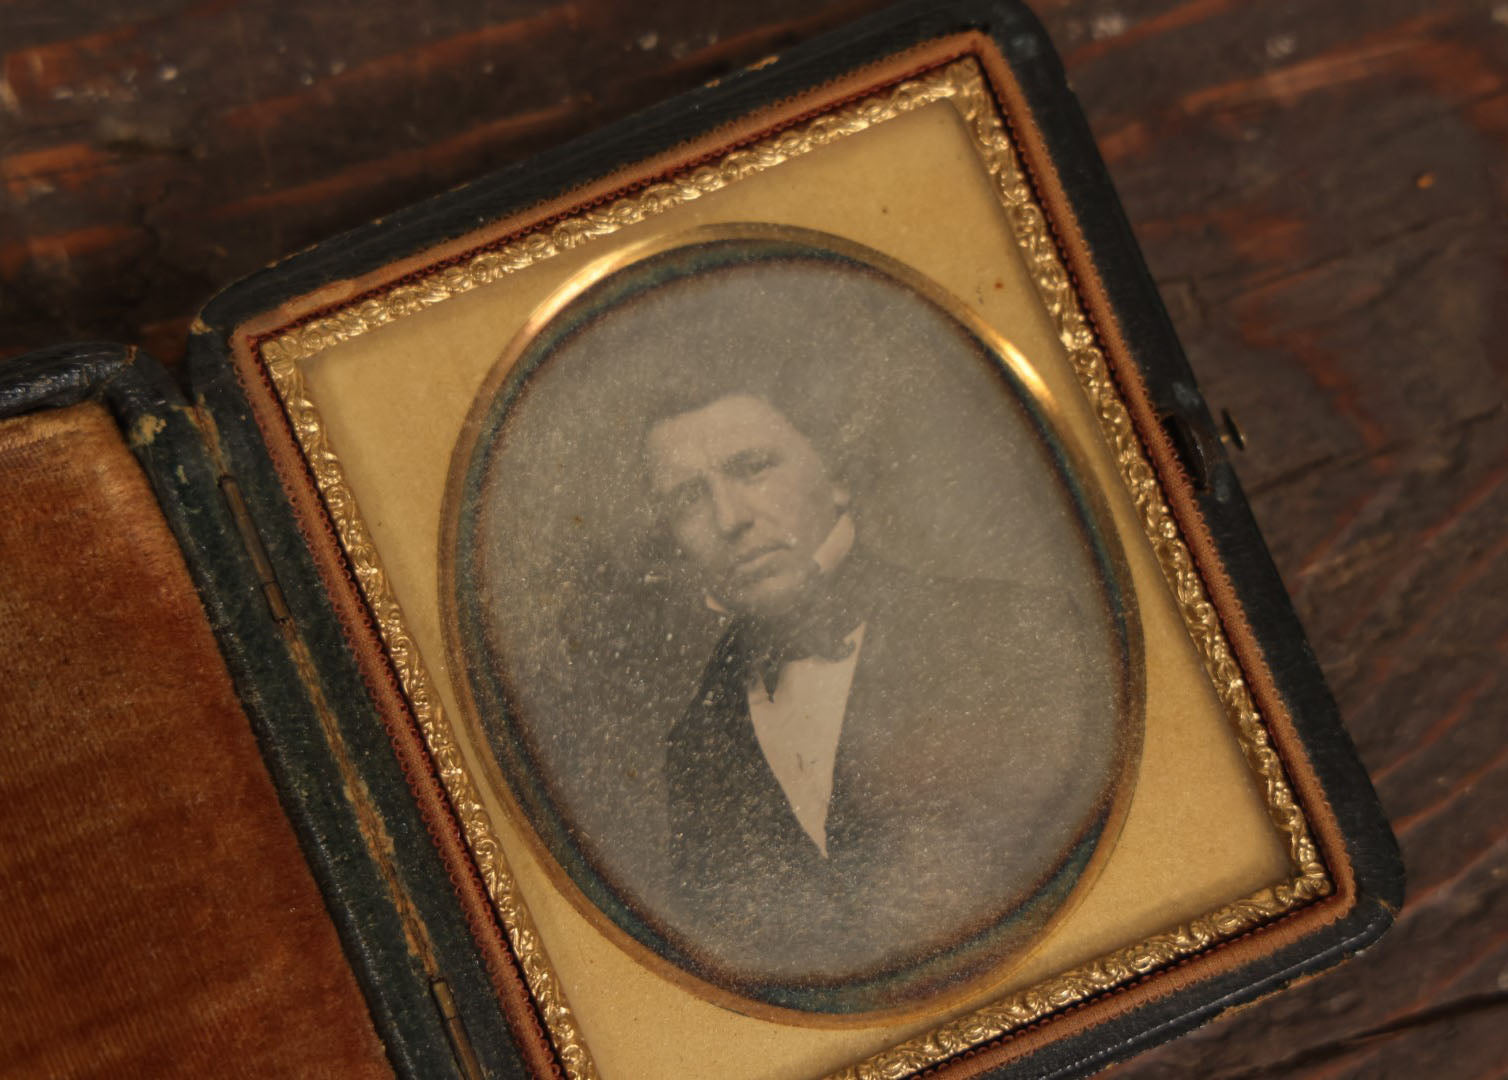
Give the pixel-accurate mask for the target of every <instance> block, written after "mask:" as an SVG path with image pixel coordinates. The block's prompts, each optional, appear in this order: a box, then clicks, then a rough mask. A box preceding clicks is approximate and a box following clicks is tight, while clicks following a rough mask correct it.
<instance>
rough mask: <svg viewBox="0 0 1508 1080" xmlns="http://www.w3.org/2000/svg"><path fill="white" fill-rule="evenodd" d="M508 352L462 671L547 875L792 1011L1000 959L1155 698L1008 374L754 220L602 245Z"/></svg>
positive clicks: (874, 265)
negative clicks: (611, 252) (642, 242)
mask: <svg viewBox="0 0 1508 1080" xmlns="http://www.w3.org/2000/svg"><path fill="white" fill-rule="evenodd" d="M498 346H499V350H500V353H501V359H500V360H499V362H498V365H497V367H496V368H495V370H494V372H493V374H492V376H491V378H490V379H489V380H488V382H487V384H486V385H485V386H484V387H483V389H482V391H481V393H480V394H479V396H478V398H477V400H476V402H475V403H474V405H473V408H472V411H471V416H470V419H469V420H468V423H467V425H466V429H465V431H464V432H463V435H462V437H461V439H460V442H459V443H458V445H457V448H456V451H455V457H454V459H453V465H452V472H451V479H450V488H449V491H448V495H447V512H446V513H447V521H446V527H445V537H444V545H445V546H444V549H443V550H444V554H443V556H442V563H443V565H442V569H441V582H440V587H441V594H442V597H443V598H444V601H443V602H444V604H445V606H446V609H447V611H446V618H447V623H448V626H447V631H448V638H449V652H450V656H449V662H450V665H451V669H452V672H453V675H454V678H455V681H456V683H457V684H458V685H459V686H460V687H461V688H462V690H463V695H465V696H468V697H469V701H468V702H467V705H466V708H467V711H468V712H469V714H470V715H468V716H466V717H463V722H467V723H469V724H471V725H472V726H473V729H474V730H475V731H476V732H477V734H478V735H479V737H480V740H479V741H480V742H481V743H482V744H484V745H485V746H486V747H488V748H489V749H490V752H491V753H492V755H493V756H494V759H495V766H496V768H495V769H491V768H489V770H488V771H489V774H490V775H491V776H492V777H493V780H494V782H495V783H497V784H499V785H501V787H502V788H503V789H504V790H505V792H506V798H507V800H508V802H509V805H510V806H511V807H513V808H515V809H516V811H517V813H518V815H519V818H520V820H521V822H522V823H523V824H524V825H525V826H526V828H527V830H528V831H529V832H530V834H531V835H532V836H533V837H534V838H535V839H536V840H537V841H538V847H539V849H540V850H541V851H542V853H543V854H544V855H545V856H546V858H547V861H548V862H549V863H550V864H551V866H552V867H553V872H554V873H555V874H556V876H557V877H558V879H559V881H560V883H561V885H562V888H564V889H565V891H566V892H567V893H568V895H570V896H571V897H572V898H573V900H574V901H575V902H576V903H577V905H578V906H579V907H580V908H581V910H582V911H583V912H584V913H585V914H586V915H587V916H588V917H589V918H590V919H592V921H593V922H595V923H596V924H598V925H599V926H601V927H602V928H603V929H604V930H606V931H607V932H608V933H609V934H610V935H611V936H612V937H613V938H614V940H617V941H618V942H619V943H620V944H621V945H622V946H623V947H624V948H626V949H629V950H630V951H631V952H632V953H633V954H634V955H635V956H637V957H639V958H641V959H643V960H644V961H645V962H646V963H649V964H651V965H653V966H655V967H656V968H657V969H658V970H660V971H662V972H663V973H664V974H665V975H666V976H667V977H669V978H672V979H676V980H678V981H680V982H682V983H684V984H685V985H688V986H690V987H691V988H693V989H694V990H697V991H698V992H701V993H703V994H704V995H705V996H709V997H711V998H712V999H713V1000H717V1001H719V1002H722V1003H725V1004H729V1006H730V1007H734V1008H739V1009H742V1010H745V1011H752V1012H756V1013H759V1012H761V1011H763V1012H766V1013H772V1012H773V1013H779V1014H780V1015H784V1016H796V1017H798V1018H799V1015H800V1014H805V1015H806V1016H808V1017H809V1018H811V1019H812V1020H813V1022H837V1021H839V1020H842V1019H844V1018H852V1017H863V1016H866V1015H868V1016H873V1015H874V1014H876V1013H895V1012H899V1011H906V1010H909V1009H913V1008H917V1007H919V1006H921V1005H922V1004H925V1003H931V1002H935V1001H936V1000H937V999H938V996H939V995H943V994H948V993H950V992H957V991H959V990H960V988H963V987H967V986H971V985H976V984H977V983H978V981H979V980H980V979H982V978H987V977H989V976H990V975H992V974H998V973H999V972H1001V971H1002V970H1004V969H1005V968H1007V967H1008V966H1009V965H1010V964H1011V963H1012V962H1014V961H1015V960H1016V959H1019V958H1020V957H1021V956H1023V955H1024V954H1025V953H1026V952H1027V951H1028V950H1029V949H1030V947H1031V945H1032V943H1033V942H1034V941H1035V940H1037V939H1039V938H1040V937H1041V935H1042V934H1043V933H1044V931H1045V930H1046V929H1047V928H1048V927H1049V926H1050V925H1051V924H1052V923H1053V921H1054V920H1055V919H1056V918H1058V917H1060V916H1061V915H1062V914H1064V913H1065V912H1066V911H1067V910H1068V908H1069V906H1070V905H1071V903H1072V901H1073V899H1074V898H1075V896H1076V895H1078V894H1080V893H1081V892H1082V890H1083V888H1084V887H1085V886H1086V885H1087V884H1088V883H1089V882H1090V881H1091V880H1092V878H1093V876H1094V874H1095V873H1096V872H1097V870H1098V867H1099V865H1100V863H1101V862H1102V861H1103V859H1104V858H1105V856H1106V855H1107V854H1108V852H1109V850H1110V848H1111V847H1112V846H1113V845H1114V842H1115V837H1116V833H1117V831H1118V829H1119V826H1120V823H1121V820H1122V819H1123V817H1124V813H1125V809H1126V806H1127V803H1128V802H1129V799H1130V795H1131V787H1132V784H1133V782H1134V776H1135V766H1136V762H1137V760H1138V755H1139V752H1140V746H1141V739H1142V724H1143V711H1144V679H1143V662H1144V661H1143V655H1142V645H1141V631H1140V623H1139V619H1138V613H1137V607H1136V603H1135V598H1134V593H1133V590H1132V588H1131V586H1130V581H1129V574H1128V571H1127V569H1126V566H1125V559H1124V555H1123V553H1122V552H1121V550H1120V547H1119V544H1118V541H1117V539H1116V536H1115V532H1114V527H1113V524H1112V523H1111V521H1110V519H1109V514H1108V511H1107V509H1106V508H1105V506H1104V505H1103V503H1102V501H1101V497H1100V496H1099V495H1098V494H1097V491H1098V488H1097V485H1096V484H1095V482H1094V480H1093V478H1091V477H1089V476H1087V475H1085V467H1084V466H1083V465H1082V464H1081V457H1080V455H1079V453H1078V452H1077V451H1076V450H1075V448H1074V447H1073V445H1072V443H1071V440H1069V439H1068V437H1067V436H1066V434H1065V433H1064V431H1062V430H1061V429H1060V425H1059V424H1058V423H1057V422H1056V421H1055V419H1054V415H1055V414H1054V409H1053V406H1052V402H1051V401H1050V400H1049V398H1048V395H1047V393H1046V392H1045V391H1044V390H1043V389H1042V384H1041V382H1040V380H1038V379H1036V377H1035V376H1034V374H1033V371H1032V369H1031V366H1030V364H1029V363H1028V361H1027V360H1026V359H1025V358H1023V357H1022V356H1021V355H1020V354H1019V353H1017V352H1016V351H1015V350H1014V348H1012V347H1011V345H1010V344H1009V342H1008V341H1005V340H1001V339H999V338H998V337H997V336H995V335H994V334H993V333H992V332H991V331H989V330H987V329H986V328H984V327H983V326H982V324H980V323H978V322H977V320H974V319H973V318H972V317H971V316H970V315H969V314H968V311H967V309H966V307H965V305H963V304H962V303H961V302H959V301H957V300H956V299H954V298H952V297H950V296H948V295H946V294H944V293H943V292H942V290H940V289H939V288H938V287H936V286H934V285H932V284H931V283H929V282H928V281H926V280H925V279H923V278H922V277H921V276H920V275H918V274H916V273H914V272H913V271H911V270H910V269H909V268H907V267H905V266H902V265H900V264H897V263H894V262H892V261H891V260H888V259H887V258H885V257H884V256H882V255H880V254H878V253H876V252H872V251H869V250H867V249H864V248H860V247H858V246H857V245H854V244H851V243H848V242H846V241H842V240H840V239H838V238H837V237H832V236H827V235H825V234H821V233H815V232H810V231H805V230H796V229H788V228H775V227H767V226H759V225H748V226H721V227H717V228H715V229H705V230H699V231H697V232H694V233H691V234H687V235H683V236H681V237H678V238H670V239H669V240H660V241H657V242H656V243H655V244H654V246H653V248H651V249H644V248H640V249H629V250H627V251H626V252H620V253H619V254H618V255H616V256H611V257H609V259H608V260H607V261H606V262H603V263H599V264H595V265H594V266H593V267H591V268H589V269H588V271H586V272H584V273H583V274H581V275H579V276H578V277H577V278H576V279H574V280H573V281H572V282H571V283H570V284H569V285H568V286H566V287H565V288H564V289H562V290H561V292H560V293H559V294H558V295H557V296H556V297H555V298H554V299H553V300H552V301H551V302H549V303H548V304H547V305H546V306H545V308H544V309H543V310H542V311H540V312H539V313H538V314H537V315H536V317H535V318H534V319H533V320H532V321H531V323H530V325H529V326H528V327H527V328H526V329H525V330H524V332H523V333H522V334H520V335H519V336H518V337H517V338H516V339H515V340H514V341H513V342H512V343H509V342H506V341H500V342H499V343H498Z"/></svg>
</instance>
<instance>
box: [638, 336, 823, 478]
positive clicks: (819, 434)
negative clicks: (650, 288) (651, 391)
mask: <svg viewBox="0 0 1508 1080" xmlns="http://www.w3.org/2000/svg"><path fill="white" fill-rule="evenodd" d="M688 369H690V365H682V366H681V372H682V373H683V375H684V374H685V373H686V372H687V371H688ZM690 370H695V369H690ZM781 374H782V373H781V372H780V371H779V370H778V368H776V367H775V366H774V365H771V367H769V368H766V369H762V370H758V371H750V370H748V368H746V367H745V368H742V369H734V370H728V371H723V370H719V365H717V364H715V363H714V364H711V365H708V367H707V368H706V369H703V370H701V371H696V372H695V375H694V376H693V377H690V378H685V377H683V378H681V379H678V380H675V381H667V383H666V384H665V385H664V387H663V391H662V392H660V393H657V394H655V395H654V396H653V397H652V398H651V399H650V400H649V402H648V404H647V407H646V408H645V410H644V412H643V417H644V423H643V428H642V432H641V436H640V439H641V441H640V452H641V453H640V456H641V457H642V456H643V453H642V451H643V440H645V439H648V437H649V433H650V432H651V431H653V430H654V429H655V427H657V426H658V425H660V424H662V423H664V422H665V421H667V420H672V419H674V418H675V417H677V416H684V415H685V414H686V413H692V412H697V411H699V410H701V409H704V408H706V407H707V406H709V405H712V404H714V403H715V402H718V401H722V400H723V399H725V398H730V397H752V398H758V399H759V400H761V401H763V402H764V403H765V404H767V405H769V406H770V408H772V409H774V410H775V411H776V412H777V413H779V414H780V415H781V416H782V417H783V418H784V419H785V420H786V422H787V423H789V424H790V425H791V426H792V427H793V428H795V429H796V430H797V431H798V432H800V433H801V435H802V436H803V437H804V438H805V439H806V440H807V441H808V442H809V443H811V444H812V447H813V448H814V449H815V450H816V451H817V454H818V456H820V457H821V458H822V461H823V464H825V465H826V466H827V469H828V472H829V473H831V474H832V476H833V477H834V479H839V478H845V477H846V476H847V474H848V472H849V467H848V466H849V461H848V458H849V456H850V452H851V450H852V448H851V447H850V446H848V445H846V442H845V440H844V438H843V431H842V429H843V417H842V416H835V415H833V409H832V408H831V405H832V398H831V396H830V395H829V396H819V395H813V394H812V393H811V392H810V390H809V388H806V387H803V386H802V385H801V382H803V381H805V380H788V379H783V378H781ZM823 404H827V405H828V406H829V407H828V408H827V409H826V413H825V415H824V413H823V408H822V405H823Z"/></svg>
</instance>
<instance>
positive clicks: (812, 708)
mask: <svg viewBox="0 0 1508 1080" xmlns="http://www.w3.org/2000/svg"><path fill="white" fill-rule="evenodd" d="M847 641H848V643H849V644H851V645H852V646H853V648H852V650H850V652H849V654H848V655H847V656H845V657H844V658H843V659H842V660H823V659H820V658H818V657H807V658H805V659H802V660H791V661H788V662H786V663H785V664H782V665H781V667H780V675H779V678H778V680H777V682H776V686H775V694H774V696H773V697H771V696H770V695H768V694H766V693H765V690H764V685H763V683H760V684H759V685H758V686H756V687H755V688H753V689H751V690H750V692H749V718H750V720H752V721H753V723H754V734H755V735H756V736H758V738H759V748H760V749H761V750H763V751H764V756H765V760H766V761H768V762H769V763H770V771H771V772H773V773H774V774H775V779H776V780H779V781H780V787H781V789H782V790H784V791H785V797H786V799H787V800H788V801H789V802H790V804H791V811H792V812H793V813H794V814H795V815H796V820H797V821H799V822H800V823H801V827H802V828H803V829H805V830H806V834H807V835H808V836H810V837H811V838H812V840H813V842H815V843H816V845H817V847H818V848H819V849H820V850H821V852H822V854H823V856H824V857H825V856H826V855H827V810H828V806H829V804H830V803H831V802H832V797H833V769H834V767H835V766H836V765H837V762H838V738H839V736H840V735H841V734H842V730H843V714H844V713H845V712H846V711H847V709H848V692H849V690H850V689H851V688H852V687H853V676H854V670H855V669H856V668H857V667H858V665H859V650H860V649H861V648H862V647H863V645H864V624H862V623H861V624H860V625H859V627H858V629H856V630H855V631H854V632H853V633H851V634H849V635H848V638H847Z"/></svg>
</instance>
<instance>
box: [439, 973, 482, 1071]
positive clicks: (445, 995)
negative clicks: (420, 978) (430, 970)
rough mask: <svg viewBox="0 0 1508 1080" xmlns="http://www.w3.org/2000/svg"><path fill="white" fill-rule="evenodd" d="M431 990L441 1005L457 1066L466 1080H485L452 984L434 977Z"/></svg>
mask: <svg viewBox="0 0 1508 1080" xmlns="http://www.w3.org/2000/svg"><path fill="white" fill-rule="evenodd" d="M429 992H430V993H431V994H433V995H434V998H435V1004H436V1005H438V1006H439V1007H440V1017H441V1019H443V1020H444V1021H445V1034H446V1036H447V1037H448V1038H449V1039H450V1049H451V1052H452V1053H454V1054H455V1058H456V1066H457V1067H458V1068H459V1069H460V1070H461V1075H462V1076H464V1077H465V1078H466V1080H483V1076H482V1066H481V1063H480V1062H478V1061H477V1056H476V1051H475V1050H473V1049H472V1048H471V1039H470V1037H469V1036H467V1034H466V1025H465V1023H463V1022H462V1020H461V1013H460V1010H458V1009H457V1008H456V998H455V995H454V994H452V993H451V992H450V984H449V983H448V982H446V981H445V980H444V979H432V980H430V984H429Z"/></svg>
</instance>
